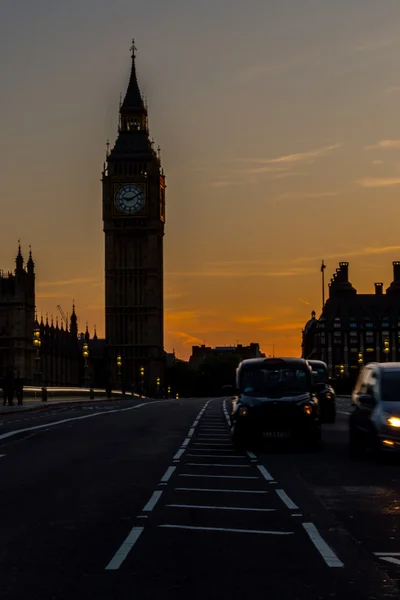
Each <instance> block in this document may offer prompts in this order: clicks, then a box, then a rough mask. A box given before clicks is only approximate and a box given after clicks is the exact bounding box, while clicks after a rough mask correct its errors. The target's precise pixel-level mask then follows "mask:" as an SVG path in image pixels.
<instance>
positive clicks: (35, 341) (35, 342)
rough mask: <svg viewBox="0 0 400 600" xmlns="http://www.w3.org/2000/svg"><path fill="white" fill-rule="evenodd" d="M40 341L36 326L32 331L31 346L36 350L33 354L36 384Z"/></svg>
mask: <svg viewBox="0 0 400 600" xmlns="http://www.w3.org/2000/svg"><path fill="white" fill-rule="evenodd" d="M41 345H42V341H41V339H40V329H39V327H36V328H35V330H34V332H33V347H34V348H35V350H36V354H35V381H36V384H37V385H40V380H41V374H40V346H41Z"/></svg>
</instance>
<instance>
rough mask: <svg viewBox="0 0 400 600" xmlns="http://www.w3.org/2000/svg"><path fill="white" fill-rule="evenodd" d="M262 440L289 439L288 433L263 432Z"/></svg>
mask: <svg viewBox="0 0 400 600" xmlns="http://www.w3.org/2000/svg"><path fill="white" fill-rule="evenodd" d="M263 437H264V438H289V437H290V431H264V432H263Z"/></svg>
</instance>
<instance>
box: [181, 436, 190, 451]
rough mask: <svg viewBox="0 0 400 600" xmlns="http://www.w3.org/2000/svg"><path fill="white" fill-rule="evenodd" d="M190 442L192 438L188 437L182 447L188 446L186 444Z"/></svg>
mask: <svg viewBox="0 0 400 600" xmlns="http://www.w3.org/2000/svg"><path fill="white" fill-rule="evenodd" d="M189 442H190V438H188V437H187V438H186V440H185V441H184V442H183V444H182V448H186V446H187V445H188V443H189Z"/></svg>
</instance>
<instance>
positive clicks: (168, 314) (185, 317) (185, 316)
mask: <svg viewBox="0 0 400 600" xmlns="http://www.w3.org/2000/svg"><path fill="white" fill-rule="evenodd" d="M198 317H199V313H198V312H196V311H194V310H174V311H173V310H168V309H167V310H166V311H165V320H166V321H190V320H193V319H197V318H198Z"/></svg>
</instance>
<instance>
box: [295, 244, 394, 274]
mask: <svg viewBox="0 0 400 600" xmlns="http://www.w3.org/2000/svg"><path fill="white" fill-rule="evenodd" d="M399 251H400V246H382V247H375V248H373V247H370V246H367V247H366V248H359V249H358V250H349V251H347V252H346V251H342V252H340V254H339V253H334V254H328V255H326V254H325V255H324V260H330V259H332V260H336V259H339V260H346V259H347V258H354V257H355V256H373V255H379V254H389V253H390V252H399ZM344 257H345V258H344ZM311 261H315V262H317V261H318V267H317V266H316V269H319V268H320V263H321V257H320V256H305V257H301V258H296V259H294V261H293V262H295V263H304V262H311Z"/></svg>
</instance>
